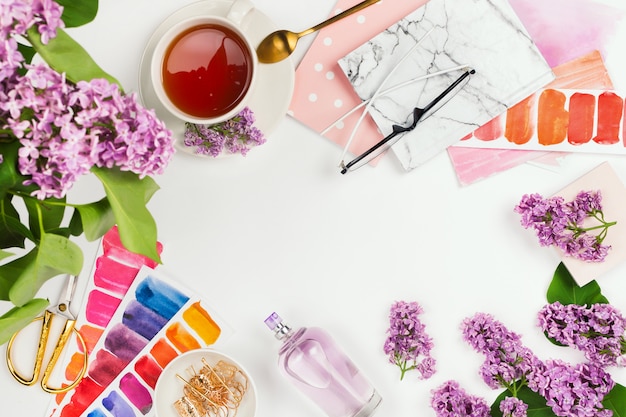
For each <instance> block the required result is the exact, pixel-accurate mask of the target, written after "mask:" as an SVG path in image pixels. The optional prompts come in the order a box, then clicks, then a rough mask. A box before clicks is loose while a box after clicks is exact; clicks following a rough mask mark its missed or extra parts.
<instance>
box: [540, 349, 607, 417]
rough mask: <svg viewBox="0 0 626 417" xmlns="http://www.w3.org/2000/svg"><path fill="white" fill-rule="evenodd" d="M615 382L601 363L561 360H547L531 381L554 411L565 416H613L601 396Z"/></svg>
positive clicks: (605, 393) (604, 394)
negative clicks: (569, 362)
mask: <svg viewBox="0 0 626 417" xmlns="http://www.w3.org/2000/svg"><path fill="white" fill-rule="evenodd" d="M614 385H615V382H614V381H613V379H612V378H611V375H609V373H608V372H606V371H605V370H604V369H603V368H601V367H599V366H596V365H593V364H586V363H580V364H576V365H571V364H568V363H565V362H563V361H560V360H548V361H545V362H544V363H543V364H542V366H540V368H539V369H537V370H536V372H535V376H534V379H533V380H530V381H529V384H528V386H529V387H530V388H531V389H532V390H533V391H535V392H536V393H538V394H539V395H541V396H542V397H544V398H545V399H546V405H547V406H548V407H550V408H552V411H553V412H554V414H556V415H557V416H563V417H586V416H594V417H611V416H613V411H612V410H608V409H605V408H604V405H603V404H602V400H603V399H604V397H605V396H606V395H607V394H608V393H609V392H610V391H611V390H612V389H613V386H614Z"/></svg>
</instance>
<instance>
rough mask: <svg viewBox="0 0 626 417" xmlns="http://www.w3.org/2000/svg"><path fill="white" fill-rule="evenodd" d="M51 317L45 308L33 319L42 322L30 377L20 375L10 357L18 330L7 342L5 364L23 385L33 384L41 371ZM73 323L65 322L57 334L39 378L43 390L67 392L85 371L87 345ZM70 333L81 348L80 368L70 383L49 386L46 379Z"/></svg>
mask: <svg viewBox="0 0 626 417" xmlns="http://www.w3.org/2000/svg"><path fill="white" fill-rule="evenodd" d="M52 317H53V314H52V313H51V312H50V311H48V310H46V311H45V312H44V315H43V317H38V318H36V319H35V320H33V322H35V321H39V320H42V321H43V323H42V325H41V335H40V337H39V345H38V346H37V355H36V357H35V366H34V369H33V376H32V378H30V379H27V378H25V377H24V376H22V375H20V374H19V372H18V371H17V370H16V369H15V367H14V366H13V360H12V358H11V351H12V348H13V342H14V341H15V338H16V336H17V335H18V334H19V332H17V333H15V334H14V335H13V336H12V337H11V339H10V340H9V342H8V344H7V365H8V368H9V372H11V375H13V377H14V378H15V379H16V380H17V381H18V382H20V383H21V384H23V385H33V384H34V383H35V382H36V381H37V379H39V374H40V372H41V367H42V364H43V359H44V355H45V353H46V345H47V342H48V336H49V335H50V325H51V323H52ZM75 324H76V321H75V320H71V319H70V320H67V321H66V322H65V327H64V329H63V332H62V333H61V335H60V336H59V339H58V340H57V343H56V346H55V347H54V350H53V352H52V357H51V358H50V361H49V362H48V365H47V366H46V369H45V371H44V373H43V378H42V380H41V388H42V389H43V390H44V391H46V392H49V393H51V394H60V393H63V392H67V391H69V390H71V389H73V388H74V387H76V385H78V383H79V382H80V381H81V379H82V378H83V376H84V375H85V373H86V372H87V345H86V343H85V339H83V336H82V335H81V334H80V332H78V331H77V330H76V328H75ZM72 333H75V334H76V337H77V339H78V341H79V343H80V345H81V348H82V352H83V366H82V369H81V371H80V372H79V374H78V376H77V377H76V379H75V380H74V381H72V383H71V384H69V385H66V386H62V387H59V388H54V387H51V386H49V385H48V380H49V379H50V376H51V375H52V371H53V370H54V367H55V366H56V363H57V361H58V360H59V358H60V356H61V353H62V352H63V348H64V347H65V345H66V344H67V341H68V339H69V337H70V335H71V334H72Z"/></svg>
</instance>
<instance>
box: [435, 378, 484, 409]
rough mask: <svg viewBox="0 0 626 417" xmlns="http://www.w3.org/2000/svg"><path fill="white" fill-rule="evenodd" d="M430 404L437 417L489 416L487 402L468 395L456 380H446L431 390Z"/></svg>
mask: <svg viewBox="0 0 626 417" xmlns="http://www.w3.org/2000/svg"><path fill="white" fill-rule="evenodd" d="M431 394H432V397H431V401H430V405H431V407H432V408H433V410H435V413H436V414H437V416H438V417H490V415H491V414H489V411H490V409H489V405H487V402H486V401H485V400H484V399H482V398H480V397H478V396H474V395H470V394H468V393H467V392H465V390H464V389H463V388H461V387H460V386H459V383H458V382H456V381H446V382H444V383H443V384H442V385H441V386H439V388H437V389H435V390H433V391H432V392H431Z"/></svg>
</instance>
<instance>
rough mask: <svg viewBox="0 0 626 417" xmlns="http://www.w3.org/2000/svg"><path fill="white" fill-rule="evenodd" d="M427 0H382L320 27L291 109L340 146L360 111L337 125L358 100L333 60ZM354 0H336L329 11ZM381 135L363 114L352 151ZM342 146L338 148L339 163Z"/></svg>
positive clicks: (362, 148) (301, 70) (299, 74)
mask: <svg viewBox="0 0 626 417" xmlns="http://www.w3.org/2000/svg"><path fill="white" fill-rule="evenodd" d="M426 2H427V1H426V0H381V1H380V2H378V3H376V4H374V5H372V6H370V7H367V8H365V9H364V10H362V11H361V12H359V13H356V14H355V15H352V16H350V17H348V18H345V19H343V20H341V21H340V22H337V23H335V24H333V25H330V26H328V27H326V28H324V29H322V30H321V31H320V32H319V33H318V34H317V37H316V38H315V40H314V41H313V43H312V45H311V47H310V49H309V50H308V51H307V53H306V55H305V56H304V58H303V59H302V61H301V62H300V64H299V65H298V68H297V70H296V82H295V89H294V94H293V99H292V101H291V105H290V107H289V114H290V115H291V116H293V117H294V118H295V119H297V120H298V121H300V122H302V123H303V124H305V125H307V126H309V127H310V128H312V129H313V130H315V131H316V132H318V133H322V134H323V136H325V137H326V138H328V139H330V140H332V141H333V142H335V143H337V144H339V145H340V146H342V147H343V146H344V145H345V143H346V141H347V140H348V137H349V136H350V132H351V131H352V127H353V126H355V124H356V122H357V120H358V118H359V112H356V113H354V114H353V115H352V116H351V117H348V118H346V119H345V120H344V121H343V122H342V123H340V124H339V125H338V126H335V127H333V125H334V124H335V121H336V120H338V119H339V118H340V117H341V116H342V115H343V114H344V113H346V112H347V111H349V110H350V109H352V108H353V107H355V106H357V105H359V104H360V103H361V99H360V98H359V97H358V96H357V94H356V93H355V91H354V88H353V87H352V85H351V84H350V82H349V81H348V79H347V78H346V77H345V76H344V75H343V72H342V71H341V68H339V65H338V63H337V61H339V59H341V58H342V57H344V56H345V55H346V54H348V53H349V52H350V51H352V50H354V49H355V48H356V47H358V46H359V45H361V44H362V43H363V42H365V41H367V40H368V39H371V38H373V37H374V36H376V35H377V34H378V33H380V32H381V31H383V30H384V29H385V28H387V27H388V26H390V25H391V24H393V23H395V22H397V21H398V20H400V19H402V18H403V17H405V16H406V15H408V14H409V13H411V12H412V11H414V10H416V9H417V8H419V7H420V6H422V5H423V4H425V3H426ZM357 3H358V0H338V2H337V5H336V6H335V8H334V9H333V13H332V14H333V15H334V14H337V13H339V12H341V11H343V10H346V9H348V8H350V7H352V6H354V5H355V4H357ZM327 128H329V130H326V129H327ZM381 138H382V134H381V133H380V132H379V131H378V128H377V127H376V124H375V123H374V122H373V121H372V120H371V119H369V118H366V119H365V120H364V121H363V123H362V124H361V126H360V127H359V130H358V140H354V141H353V143H352V145H351V147H350V152H352V153H354V154H360V153H361V152H363V151H365V150H366V149H368V148H369V147H370V146H372V145H373V144H374V143H376V142H377V141H379V140H380V139H381ZM339 158H340V150H338V151H337V162H338V161H339Z"/></svg>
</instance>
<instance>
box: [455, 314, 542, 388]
mask: <svg viewBox="0 0 626 417" xmlns="http://www.w3.org/2000/svg"><path fill="white" fill-rule="evenodd" d="M461 331H462V334H463V339H464V340H465V341H466V342H467V343H468V344H469V345H470V346H471V347H472V348H473V349H474V350H475V351H477V352H478V353H482V354H483V355H484V356H485V361H484V362H483V364H482V365H481V367H480V371H479V372H480V375H481V377H482V379H483V381H485V383H486V384H487V385H488V386H489V387H491V388H493V389H498V388H506V389H508V390H509V391H511V392H513V393H515V392H516V391H517V390H518V389H519V388H520V387H521V385H523V384H525V381H526V378H527V377H528V375H531V374H532V372H533V371H534V369H536V367H537V366H538V365H539V364H540V360H539V359H538V358H537V357H536V356H535V355H534V354H533V353H532V351H531V350H530V349H528V348H527V347H525V346H524V345H523V344H522V341H521V337H520V335H518V334H517V333H514V332H511V331H509V330H508V329H507V328H506V327H505V326H504V325H503V324H502V323H501V322H499V321H497V320H494V319H493V317H492V316H491V315H489V314H484V313H478V314H476V315H474V316H473V317H471V318H467V319H465V320H463V323H462V325H461Z"/></svg>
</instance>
